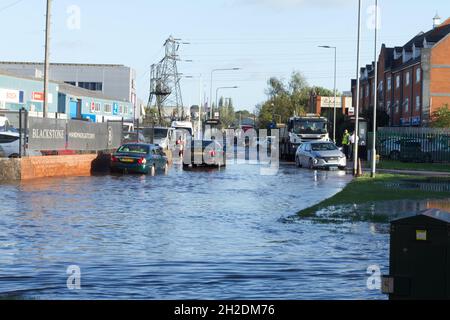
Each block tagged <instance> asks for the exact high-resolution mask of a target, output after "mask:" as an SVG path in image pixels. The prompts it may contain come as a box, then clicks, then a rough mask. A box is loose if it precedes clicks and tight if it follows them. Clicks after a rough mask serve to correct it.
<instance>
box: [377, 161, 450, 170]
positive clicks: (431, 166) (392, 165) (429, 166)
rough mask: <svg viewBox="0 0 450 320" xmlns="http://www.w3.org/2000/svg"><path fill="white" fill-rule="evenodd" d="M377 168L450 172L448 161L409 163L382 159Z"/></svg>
mask: <svg viewBox="0 0 450 320" xmlns="http://www.w3.org/2000/svg"><path fill="white" fill-rule="evenodd" d="M378 168H379V169H385V170H412V171H432V172H433V171H435V172H450V164H448V163H409V162H401V161H392V160H382V161H381V162H380V163H379V164H378Z"/></svg>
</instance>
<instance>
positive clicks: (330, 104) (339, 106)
mask: <svg viewBox="0 0 450 320" xmlns="http://www.w3.org/2000/svg"><path fill="white" fill-rule="evenodd" d="M324 111H329V112H333V113H334V97H322V96H316V95H314V94H312V95H311V96H310V108H309V110H308V113H313V114H317V115H322V114H323V112H324ZM336 112H340V113H342V114H344V115H348V116H353V114H354V108H353V106H352V97H351V95H350V96H346V95H342V96H341V97H336Z"/></svg>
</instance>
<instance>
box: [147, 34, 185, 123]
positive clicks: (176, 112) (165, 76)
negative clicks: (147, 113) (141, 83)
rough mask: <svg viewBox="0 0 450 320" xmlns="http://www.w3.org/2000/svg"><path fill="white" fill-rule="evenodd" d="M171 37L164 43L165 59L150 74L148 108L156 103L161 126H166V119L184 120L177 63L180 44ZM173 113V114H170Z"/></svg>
mask: <svg viewBox="0 0 450 320" xmlns="http://www.w3.org/2000/svg"><path fill="white" fill-rule="evenodd" d="M178 41H179V40H178V39H174V38H173V37H172V36H170V37H169V38H168V39H167V40H166V42H165V43H164V47H165V55H164V58H163V59H162V60H161V61H160V62H158V63H157V64H153V65H152V66H151V72H150V97H149V100H148V107H149V108H150V107H152V105H153V101H155V102H156V107H157V109H158V121H159V124H161V125H162V124H164V123H165V122H166V119H168V118H170V119H171V120H184V118H185V114H184V107H183V98H182V96H181V87H180V80H181V75H180V74H179V73H178V66H177V61H179V56H178V50H179V48H180V42H178ZM170 111H172V112H170Z"/></svg>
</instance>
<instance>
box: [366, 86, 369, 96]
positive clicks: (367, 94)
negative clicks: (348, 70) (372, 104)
mask: <svg viewBox="0 0 450 320" xmlns="http://www.w3.org/2000/svg"><path fill="white" fill-rule="evenodd" d="M368 96H369V86H367V87H366V98H367V97H368Z"/></svg>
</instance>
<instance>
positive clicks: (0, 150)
mask: <svg viewBox="0 0 450 320" xmlns="http://www.w3.org/2000/svg"><path fill="white" fill-rule="evenodd" d="M19 139H20V134H19V133H17V132H13V131H8V132H0V158H18V157H19V156H20V151H19V149H20V144H19ZM26 155H27V156H29V157H36V156H42V153H41V152H39V151H34V150H27V154H26Z"/></svg>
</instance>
